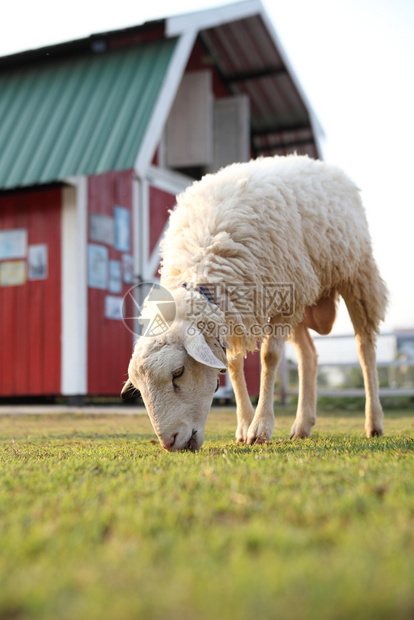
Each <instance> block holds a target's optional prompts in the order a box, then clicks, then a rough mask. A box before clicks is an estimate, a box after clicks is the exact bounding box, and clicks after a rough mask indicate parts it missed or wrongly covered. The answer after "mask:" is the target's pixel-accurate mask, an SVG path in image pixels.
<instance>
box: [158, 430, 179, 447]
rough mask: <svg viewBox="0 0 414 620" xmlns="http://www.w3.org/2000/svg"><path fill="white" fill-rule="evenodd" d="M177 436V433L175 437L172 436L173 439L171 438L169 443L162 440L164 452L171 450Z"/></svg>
mask: <svg viewBox="0 0 414 620" xmlns="http://www.w3.org/2000/svg"><path fill="white" fill-rule="evenodd" d="M177 435H178V433H175V435H172V437H170V439H168V440H167V441H163V440H161V445H162V447H163V448H164V450H171V448H172V447H173V445H174V444H175V439H176V437H177Z"/></svg>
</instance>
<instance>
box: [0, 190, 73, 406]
mask: <svg viewBox="0 0 414 620" xmlns="http://www.w3.org/2000/svg"><path fill="white" fill-rule="evenodd" d="M61 204H62V199H61V190H60V189H59V188H53V189H41V190H32V191H27V192H26V191H24V192H18V193H17V192H16V193H13V194H5V195H2V196H0V396H27V395H47V394H59V393H60V388H61V375H60V369H61V346H60V331H61V330H60V328H61Z"/></svg>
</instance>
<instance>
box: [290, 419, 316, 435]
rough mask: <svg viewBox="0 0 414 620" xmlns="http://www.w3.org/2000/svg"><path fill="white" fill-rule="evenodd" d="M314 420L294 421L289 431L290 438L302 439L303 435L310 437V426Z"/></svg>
mask: <svg viewBox="0 0 414 620" xmlns="http://www.w3.org/2000/svg"><path fill="white" fill-rule="evenodd" d="M314 424H315V422H308V423H306V424H304V423H302V424H297V423H296V422H294V424H293V426H292V429H291V431H290V438H291V439H303V438H305V437H310V436H311V432H312V426H313V425H314Z"/></svg>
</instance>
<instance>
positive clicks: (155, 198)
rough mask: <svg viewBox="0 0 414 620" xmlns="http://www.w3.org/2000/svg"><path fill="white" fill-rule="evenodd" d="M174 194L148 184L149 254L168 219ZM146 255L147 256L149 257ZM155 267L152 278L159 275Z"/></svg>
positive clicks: (173, 201)
mask: <svg viewBox="0 0 414 620" xmlns="http://www.w3.org/2000/svg"><path fill="white" fill-rule="evenodd" d="M175 202H176V201H175V195H174V194H170V193H169V192H164V191H163V190H162V189H158V187H153V186H150V188H149V204H150V208H149V225H150V230H149V253H150V256H151V254H152V252H153V250H154V248H155V246H156V244H157V242H158V240H159V238H160V237H161V235H162V231H163V230H164V226H165V224H166V223H167V221H168V217H169V213H168V211H169V209H172V208H173V207H174V205H175ZM150 256H148V258H150ZM158 269H159V267H157V269H156V271H155V273H154V274H153V276H154V278H157V277H159V274H158Z"/></svg>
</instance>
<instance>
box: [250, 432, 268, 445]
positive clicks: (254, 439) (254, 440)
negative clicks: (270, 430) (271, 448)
mask: <svg viewBox="0 0 414 620" xmlns="http://www.w3.org/2000/svg"><path fill="white" fill-rule="evenodd" d="M269 441H270V439H268V438H267V437H266V434H265V433H262V434H261V435H259V437H249V438H248V440H247V443H248V444H249V446H253V445H254V444H256V443H257V444H261V443H269Z"/></svg>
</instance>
